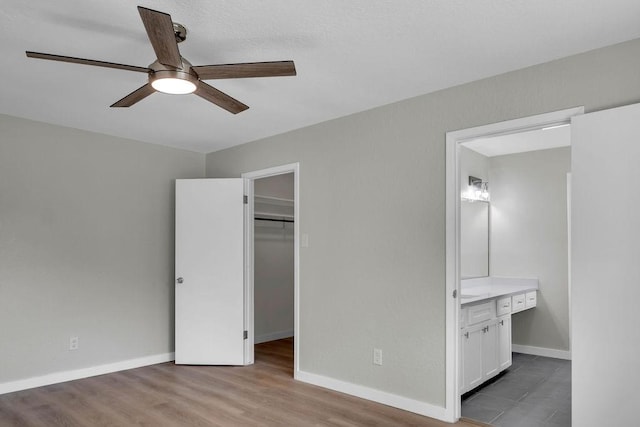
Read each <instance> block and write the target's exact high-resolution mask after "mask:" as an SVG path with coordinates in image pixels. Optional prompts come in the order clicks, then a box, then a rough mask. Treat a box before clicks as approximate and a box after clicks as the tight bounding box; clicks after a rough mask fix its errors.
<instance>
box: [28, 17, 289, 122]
mask: <svg viewBox="0 0 640 427" xmlns="http://www.w3.org/2000/svg"><path fill="white" fill-rule="evenodd" d="M138 12H139V13H140V17H141V18H142V23H143V24H144V27H145V30H146V31H147V35H148V36H149V41H150V42H151V46H153V50H154V51H155V53H156V56H157V60H156V61H154V62H153V63H152V64H151V65H149V66H148V67H137V66H135V65H124V64H117V63H114V62H105V61H95V60H92V59H83V58H74V57H70V56H61V55H52V54H48V53H40V52H31V51H27V52H26V53H27V56H28V57H29V58H39V59H50V60H53V61H62V62H71V63H76V64H85V65H95V66H98V67H107V68H116V69H120V70H128V71H137V72H141V73H147V75H148V83H147V84H145V85H144V86H142V87H140V88H138V89H136V90H134V91H133V92H131V93H130V94H128V95H127V96H125V97H124V98H122V99H121V100H119V101H117V102H115V103H114V104H113V105H111V107H130V106H132V105H134V104H135V103H137V102H139V101H141V100H143V99H144V98H146V97H147V96H149V95H151V94H152V93H154V92H156V91H158V92H164V93H169V94H187V93H195V94H196V95H198V96H200V97H202V98H204V99H206V100H207V101H209V102H212V103H214V104H216V105H218V106H219V107H222V108H224V109H225V110H227V111H229V112H231V113H233V114H237V113H239V112H241V111H244V110H246V109H247V108H249V107H248V106H247V105H245V104H243V103H242V102H240V101H238V100H237V99H234V98H232V97H231V96H229V95H227V94H226V93H224V92H221V91H219V90H218V89H216V88H214V87H213V86H210V85H208V84H207V83H205V82H203V80H210V79H239V78H246V77H278V76H295V75H296V67H295V65H294V63H293V61H273V62H245V63H241V64H220V65H191V63H190V62H189V61H187V60H186V59H184V58H183V57H182V56H181V55H180V51H179V50H178V43H180V42H182V41H184V40H185V39H186V36H187V30H186V28H185V27H183V26H182V25H180V24H178V23H174V22H173V21H171V15H169V14H167V13H163V12H159V11H157V10H152V9H147V8H145V7H142V6H138Z"/></svg>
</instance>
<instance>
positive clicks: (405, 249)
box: [207, 40, 640, 405]
mask: <svg viewBox="0 0 640 427" xmlns="http://www.w3.org/2000/svg"><path fill="white" fill-rule="evenodd" d="M434 66H437V64H434ZM639 69H640V40H635V41H631V42H627V43H623V44H620V45H616V46H612V47H609V48H605V49H600V50H596V51H593V52H588V53H585V54H581V55H578V56H574V57H569V58H565V59H561V60H558V61H554V62H550V63H547V64H542V65H539V66H534V67H530V68H526V69H523V70H519V71H515V72H511V73H507V74H504V75H500V76H496V77H493V78H489V79H485V80H481V81H477V82H473V83H469V84H466V85H462V86H458V87H454V88H451V89H447V90H443V91H440V92H436V93H433V94H429V95H424V96H419V97H416V98H412V99H409V100H406V101H402V102H399V103H395V104H391V105H387V106H383V107H380V108H376V109H373V110H370V111H365V112H362V113H359V114H355V115H352V116H348V117H343V118H340V119H336V120H332V121H329V122H326V123H322V124H318V125H315V126H311V127H307V128H304V129H299V130H296V131H292V132H289V133H285V134H282V135H278V136H274V137H270V138H266V139H264V140H260V141H256V142H253V143H249V144H245V145H242V146H238V147H234V148H230V149H227V150H223V151H219V152H215V153H211V154H208V155H207V176H210V177H237V176H240V174H241V173H242V172H246V171H253V170H259V169H263V168H267V167H271V166H276V165H282V164H287V163H291V162H300V192H301V196H300V210H301V213H300V218H299V221H300V227H301V233H308V234H309V247H308V248H302V249H301V253H300V257H301V259H300V268H301V271H300V275H301V276H300V280H301V283H300V286H301V289H300V326H301V331H300V333H301V340H300V366H301V369H302V370H303V371H308V372H312V373H316V374H320V375H325V376H328V377H332V378H336V379H340V380H343V381H348V382H352V383H356V384H361V385H365V386H369V387H373V388H376V389H379V390H383V391H387V392H390V393H396V394H398V395H402V396H406V397H410V398H414V399H418V400H421V401H424V402H428V403H431V404H434V405H444V397H445V349H444V343H445V228H444V221H445V191H444V189H445V161H444V159H445V140H444V139H445V133H446V132H447V131H451V130H458V129H464V128H469V127H473V126H478V125H483V124H488V123H494V122H498V121H503V120H508V119H513V118H518V117H525V116H530V115H534V114H540V113H544V112H548V111H554V110H560V109H564V108H569V107H574V106H579V105H584V106H585V108H586V110H587V111H594V110H599V109H605V108H610V107H615V106H619V105H625V104H630V103H634V102H638V101H640V73H639V72H638V70H639ZM382 83H384V82H382ZM373 347H376V348H380V349H383V351H384V365H383V366H382V367H380V366H373V364H372V349H373Z"/></svg>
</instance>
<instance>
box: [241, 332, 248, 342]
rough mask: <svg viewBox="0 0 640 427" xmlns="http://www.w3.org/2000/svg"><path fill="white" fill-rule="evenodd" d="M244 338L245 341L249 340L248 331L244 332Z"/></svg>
mask: <svg viewBox="0 0 640 427" xmlns="http://www.w3.org/2000/svg"><path fill="white" fill-rule="evenodd" d="M242 338H243V339H245V340H246V339H247V338H249V332H248V331H244V333H243V334H242Z"/></svg>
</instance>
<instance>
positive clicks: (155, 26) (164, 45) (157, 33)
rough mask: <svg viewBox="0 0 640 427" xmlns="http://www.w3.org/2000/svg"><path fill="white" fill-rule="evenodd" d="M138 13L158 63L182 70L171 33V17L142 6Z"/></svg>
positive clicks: (180, 60) (174, 37)
mask: <svg viewBox="0 0 640 427" xmlns="http://www.w3.org/2000/svg"><path fill="white" fill-rule="evenodd" d="M138 12H139V13H140V18H142V23H143V24H144V28H145V29H146V30H147V35H148V36H149V41H150V42H151V46H153V50H154V51H155V52H156V56H157V57H158V62H160V63H161V64H164V65H167V66H170V67H175V68H182V58H181V57H180V51H179V50H178V42H177V41H176V35H175V33H174V31H173V22H172V21H171V15H169V14H168V13H163V12H158V11H157V10H152V9H147V8H146V7H142V6H138Z"/></svg>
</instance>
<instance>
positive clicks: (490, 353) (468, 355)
mask: <svg viewBox="0 0 640 427" xmlns="http://www.w3.org/2000/svg"><path fill="white" fill-rule="evenodd" d="M537 290H538V279H522V278H520V279H518V278H496V277H481V278H475V279H465V280H463V281H462V283H461V293H460V295H461V306H460V324H459V325H460V372H459V374H460V378H459V383H460V384H459V385H460V393H461V394H462V393H466V392H467V391H469V390H472V389H474V388H476V387H477V386H479V385H480V384H482V383H483V382H485V381H487V380H488V379H490V378H492V377H494V376H496V375H498V374H499V373H500V372H502V371H504V370H505V369H507V368H509V367H510V366H511V363H512V357H511V347H512V346H511V315H512V314H514V313H519V312H521V311H523V310H528V309H530V308H533V307H535V306H536V304H537V292H538V291H537Z"/></svg>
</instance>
